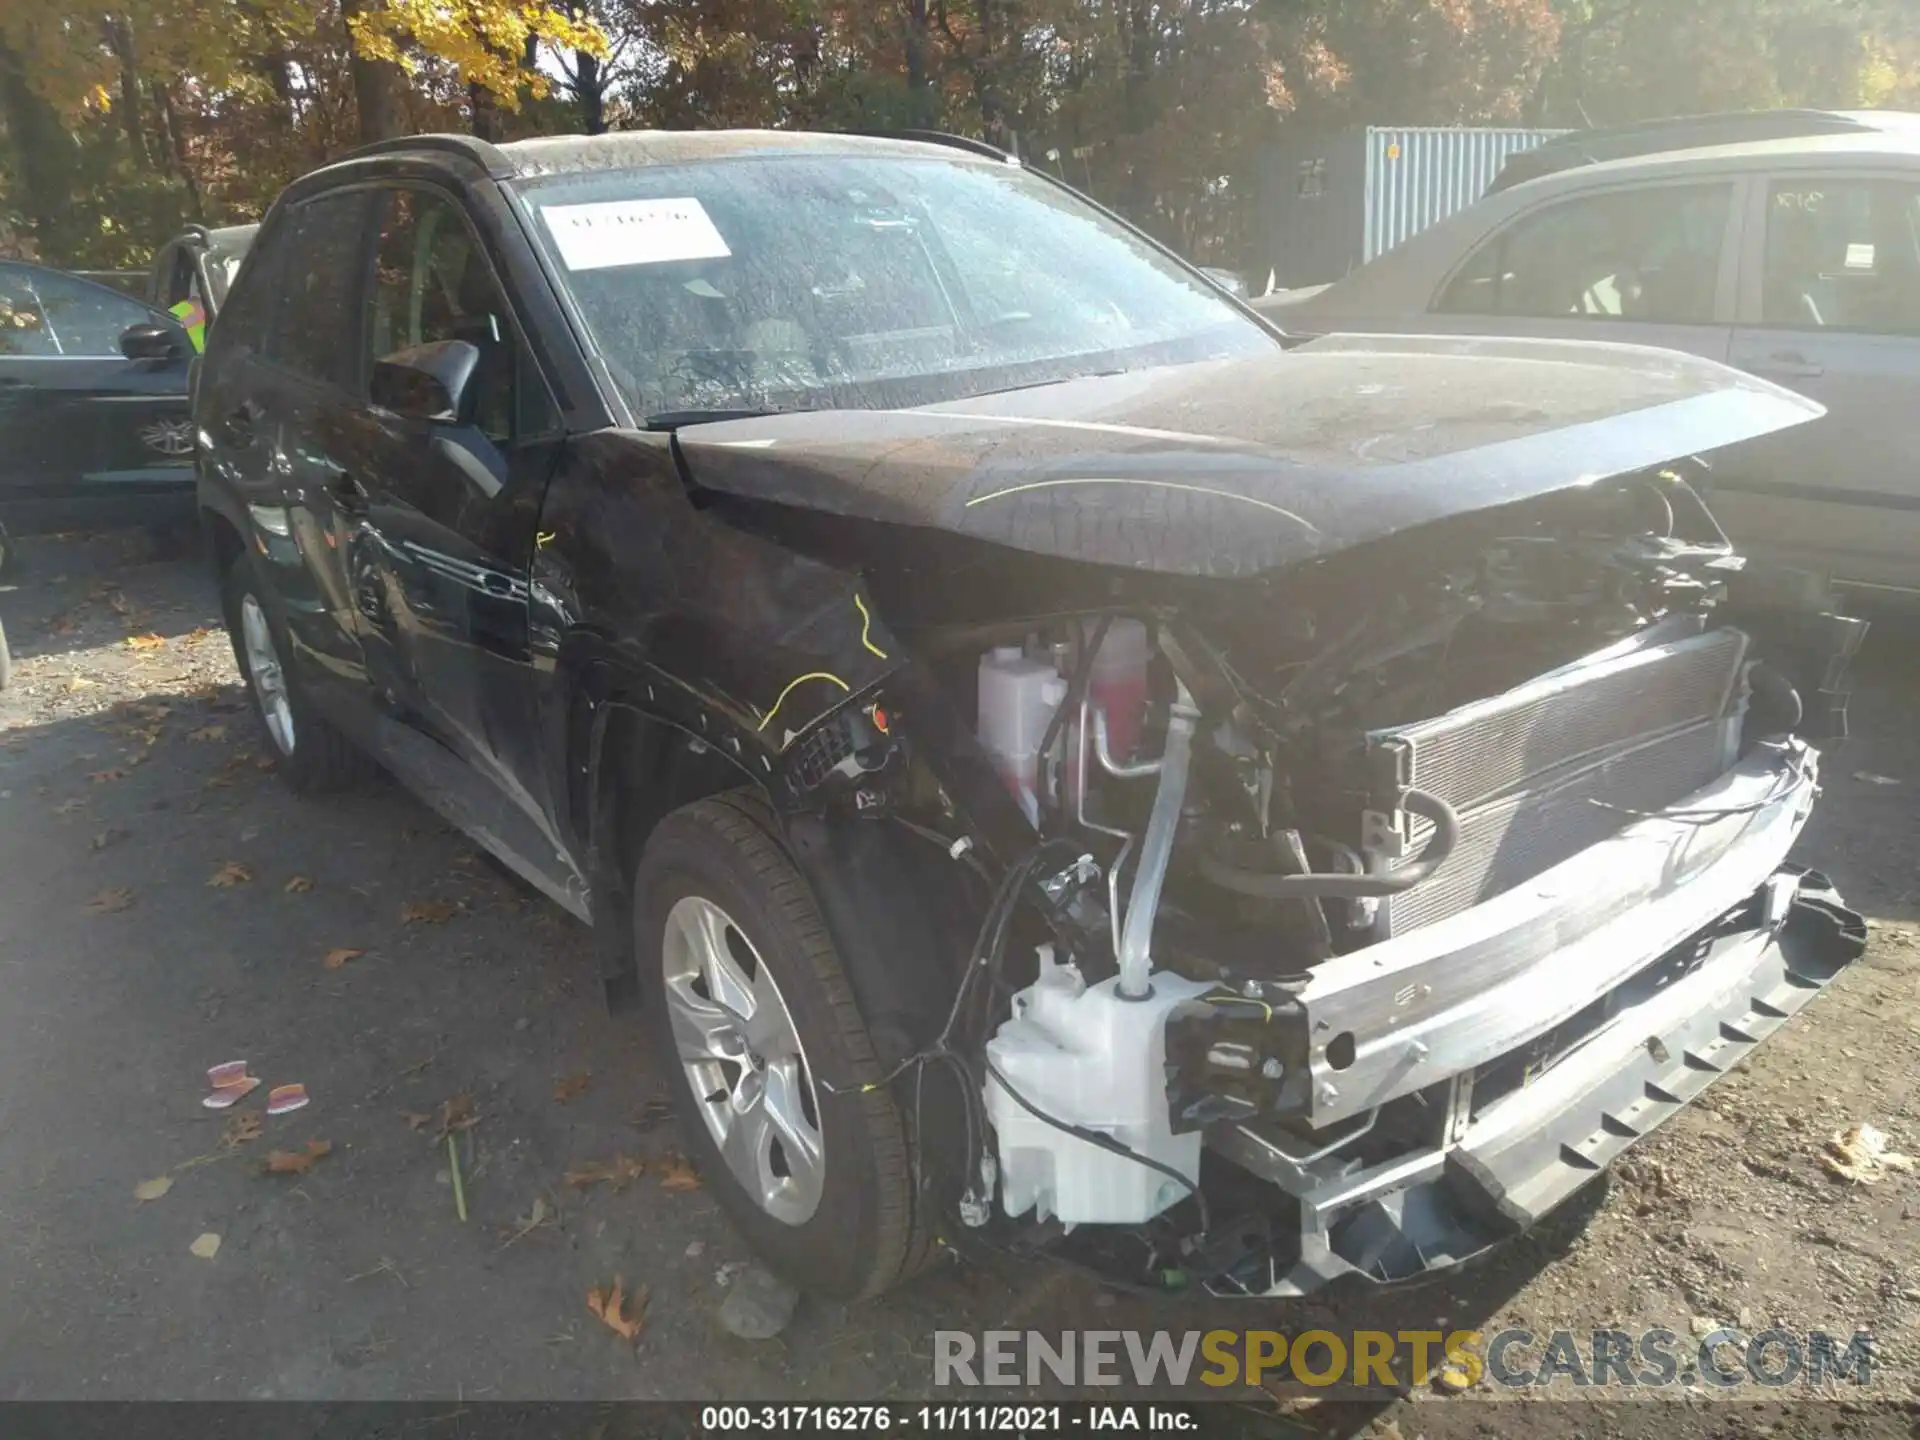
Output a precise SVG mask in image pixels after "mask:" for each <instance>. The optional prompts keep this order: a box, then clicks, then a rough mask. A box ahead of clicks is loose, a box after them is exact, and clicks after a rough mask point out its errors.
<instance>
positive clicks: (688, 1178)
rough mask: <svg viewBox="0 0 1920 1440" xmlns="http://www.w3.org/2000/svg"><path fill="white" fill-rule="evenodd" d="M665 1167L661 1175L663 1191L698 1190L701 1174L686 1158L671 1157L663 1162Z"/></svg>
mask: <svg viewBox="0 0 1920 1440" xmlns="http://www.w3.org/2000/svg"><path fill="white" fill-rule="evenodd" d="M661 1164H662V1165H663V1166H664V1167H665V1168H664V1169H663V1170H662V1172H661V1175H660V1188H661V1189H662V1190H698V1189H699V1188H700V1172H699V1171H698V1170H695V1169H694V1168H693V1166H691V1165H689V1164H688V1163H687V1161H686V1158H685V1157H684V1156H680V1155H669V1156H667V1158H666V1159H665V1160H663V1161H662V1162H661Z"/></svg>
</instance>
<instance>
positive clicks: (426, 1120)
mask: <svg viewBox="0 0 1920 1440" xmlns="http://www.w3.org/2000/svg"><path fill="white" fill-rule="evenodd" d="M400 1118H401V1119H402V1120H404V1121H406V1122H407V1128H408V1129H409V1130H424V1129H426V1128H427V1126H429V1125H431V1124H432V1123H433V1116H432V1114H430V1113H429V1112H428V1111H425V1110H402V1111H401V1112H400Z"/></svg>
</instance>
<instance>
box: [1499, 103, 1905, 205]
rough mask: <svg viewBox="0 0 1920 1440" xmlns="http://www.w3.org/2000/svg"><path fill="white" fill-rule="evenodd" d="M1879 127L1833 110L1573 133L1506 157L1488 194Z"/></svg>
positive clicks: (1743, 113) (1675, 120)
mask: <svg viewBox="0 0 1920 1440" xmlns="http://www.w3.org/2000/svg"><path fill="white" fill-rule="evenodd" d="M1878 128H1879V127H1877V126H1875V125H1873V124H1872V123H1871V122H1869V121H1867V120H1863V119H1861V118H1860V117H1859V116H1856V115H1847V114H1842V113H1841V112H1839V111H1836V110H1805V109H1781V110H1729V111H1722V112H1717V113H1713V114H1707V115H1675V116H1670V117H1668V118H1666V119H1661V120H1640V121H1635V122H1634V123H1632V124H1628V125H1610V126H1604V127H1602V128H1600V129H1597V130H1575V131H1572V132H1571V133H1569V134H1566V135H1556V136H1554V137H1553V138H1552V139H1551V140H1547V141H1543V142H1542V143H1541V144H1539V145H1536V146H1534V147H1533V148H1532V149H1531V150H1521V151H1518V152H1516V153H1515V154H1513V155H1511V156H1509V157H1508V158H1507V163H1506V164H1505V165H1503V166H1502V167H1501V168H1500V173H1499V174H1498V175H1497V176H1495V177H1494V181H1493V184H1492V185H1490V186H1489V187H1488V188H1487V193H1488V194H1490V195H1491V194H1495V193H1497V192H1499V191H1501V190H1506V189H1509V188H1511V187H1512V186H1515V185H1518V184H1520V183H1521V182H1522V181H1525V180H1535V179H1538V178H1539V177H1540V176H1542V175H1552V174H1555V173H1557V172H1559V171H1561V170H1571V169H1573V168H1575V167H1576V166H1580V165H1597V164H1599V163H1601V162H1602V161H1606V160H1625V159H1629V158H1631V157H1633V156H1636V155H1656V154H1659V153H1660V152H1661V151H1663V150H1692V149H1695V148H1698V147H1700V146H1706V145H1738V144H1741V143H1743V142H1746V141H1754V140H1787V139H1793V138H1794V137H1796V136H1810V135H1858V134H1871V133H1873V132H1874V131H1875V130H1877V129H1878Z"/></svg>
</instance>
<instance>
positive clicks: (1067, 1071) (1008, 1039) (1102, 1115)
mask: <svg viewBox="0 0 1920 1440" xmlns="http://www.w3.org/2000/svg"><path fill="white" fill-rule="evenodd" d="M1117 985H1118V978H1117V977H1115V978H1112V979H1107V980H1103V981H1101V982H1100V983H1099V984H1098V985H1095V986H1092V987H1091V988H1089V987H1088V986H1087V984H1086V982H1085V981H1084V980H1082V979H1081V976H1080V971H1079V970H1078V968H1077V967H1075V966H1072V965H1056V964H1055V963H1054V962H1053V955H1052V947H1051V946H1046V947H1042V950H1041V962H1040V977H1039V979H1037V980H1035V981H1034V983H1033V984H1031V985H1029V986H1028V987H1027V988H1026V989H1024V990H1022V991H1020V992H1019V993H1018V994H1016V995H1015V996H1014V997H1013V1018H1012V1019H1010V1020H1007V1021H1005V1022H1004V1023H1003V1024H1002V1025H1001V1026H1000V1028H999V1030H998V1031H997V1032H995V1034H994V1037H993V1038H992V1039H991V1040H989V1041H988V1042H987V1055H988V1057H989V1058H990V1059H991V1060H992V1061H993V1065H994V1068H995V1069H996V1070H998V1071H999V1072H1000V1073H1001V1074H1002V1075H1004V1076H1005V1077H1006V1078H1007V1080H1008V1081H1009V1082H1011V1083H1012V1085H1013V1087H1014V1088H1015V1089H1016V1090H1018V1091H1019V1092H1020V1093H1021V1094H1022V1095H1023V1096H1025V1097H1026V1098H1027V1099H1028V1100H1029V1101H1030V1102H1032V1103H1033V1104H1034V1105H1036V1106H1038V1107H1039V1108H1040V1109H1041V1110H1043V1111H1045V1112H1046V1113H1047V1114H1048V1115H1051V1116H1053V1117H1054V1118H1056V1119H1058V1120H1061V1121H1063V1122H1065V1123H1067V1124H1070V1125H1081V1126H1084V1127H1086V1128H1087V1129H1090V1130H1097V1131H1100V1132H1101V1133H1102V1134H1105V1135H1110V1136H1112V1137H1113V1138H1114V1139H1115V1140H1118V1141H1119V1142H1120V1143H1121V1144H1123V1145H1125V1146H1126V1147H1127V1148H1128V1149H1130V1150H1133V1151H1135V1152H1137V1153H1138V1154H1141V1155H1146V1156H1150V1157H1152V1158H1153V1159H1155V1160H1158V1161H1159V1162H1160V1163H1161V1164H1163V1165H1167V1166H1170V1167H1171V1168H1172V1169H1173V1170H1175V1171H1176V1172H1177V1173H1179V1174H1181V1175H1184V1176H1186V1177H1187V1178H1188V1179H1189V1180H1195V1181H1197V1180H1198V1179H1199V1178H1200V1132H1199V1131H1197V1130H1196V1131H1194V1132H1193V1133H1191V1134H1188V1135H1175V1134H1174V1133H1173V1129H1172V1125H1171V1113H1170V1111H1169V1108H1168V1105H1167V1075H1166V1058H1167V1044H1166V1023H1167V1015H1168V1012H1170V1011H1171V1010H1172V1009H1173V1008H1174V1007H1175V1006H1176V1005H1178V1004H1179V1003H1180V1002H1181V1001H1183V1000H1187V999H1191V998H1192V997H1193V996H1195V995H1204V994H1205V993H1206V992H1207V991H1209V990H1211V989H1213V988H1214V987H1213V986H1212V985H1209V984H1206V983H1203V982H1200V981H1194V980H1187V979H1185V978H1183V977H1181V976H1179V975H1173V974H1169V973H1168V972H1166V971H1164V970H1158V971H1155V972H1154V974H1153V993H1152V994H1151V995H1149V996H1148V997H1147V998H1146V999H1144V1000H1123V999H1121V998H1120V996H1119V994H1118V993H1117V990H1116V986H1117ZM986 1103H987V1118H988V1119H989V1120H991V1121H992V1122H993V1128H994V1133H995V1134H996V1135H997V1137H998V1139H999V1148H1000V1198H1001V1204H1002V1206H1003V1207H1004V1208H1005V1209H1006V1212H1007V1214H1009V1215H1024V1214H1026V1212H1027V1211H1029V1210H1033V1211H1036V1212H1037V1218H1039V1219H1042V1220H1044V1219H1046V1218H1048V1217H1049V1216H1055V1217H1058V1218H1059V1219H1060V1221H1061V1222H1062V1223H1064V1224H1068V1225H1096V1224H1098V1225H1124V1224H1139V1223H1140V1222H1142V1221H1145V1220H1151V1219H1152V1218H1153V1217H1154V1216H1155V1215H1158V1214H1159V1213H1160V1212H1161V1211H1162V1210H1165V1209H1166V1208H1167V1207H1168V1206H1170V1205H1173V1204H1175V1203H1177V1202H1178V1201H1179V1200H1181V1199H1182V1198H1183V1197H1185V1196H1186V1195H1187V1194H1188V1193H1189V1191H1188V1190H1187V1187H1185V1186H1184V1185H1181V1184H1180V1183H1178V1182H1177V1181H1175V1180H1174V1179H1172V1178H1171V1177H1170V1176H1167V1175H1164V1174H1162V1173H1161V1172H1159V1171H1158V1170H1154V1169H1152V1168H1150V1167H1148V1166H1145V1165H1141V1164H1139V1163H1138V1162H1136V1161H1134V1160H1130V1159H1128V1158H1127V1157H1126V1156H1124V1155H1115V1154H1113V1153H1112V1152H1111V1151H1107V1150H1103V1149H1101V1148H1100V1147H1099V1146H1097V1145H1091V1144H1089V1143H1087V1142H1086V1141H1085V1140H1082V1139H1080V1138H1079V1137H1078V1136H1075V1135H1068V1134H1066V1133H1065V1132H1064V1131H1062V1130H1060V1129H1058V1128H1057V1127H1055V1126H1052V1125H1049V1124H1048V1123H1047V1122H1046V1121H1044V1120H1041V1119H1039V1118H1037V1117H1035V1116H1034V1115H1032V1114H1030V1113H1029V1112H1028V1111H1027V1110H1026V1109H1025V1108H1024V1107H1023V1106H1022V1105H1021V1104H1020V1102H1019V1101H1017V1100H1015V1099H1014V1098H1013V1097H1012V1096H1011V1095H1009V1094H1007V1092H1006V1090H1005V1089H1004V1088H1003V1087H1002V1086H1001V1084H1000V1083H999V1081H997V1080H996V1079H994V1077H993V1076H992V1075H989V1076H987V1083H986Z"/></svg>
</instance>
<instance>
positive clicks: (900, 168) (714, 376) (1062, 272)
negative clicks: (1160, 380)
mask: <svg viewBox="0 0 1920 1440" xmlns="http://www.w3.org/2000/svg"><path fill="white" fill-rule="evenodd" d="M521 193H522V195H523V196H524V198H525V199H526V201H527V202H528V205H529V208H530V209H531V210H532V211H533V213H534V214H535V215H536V216H538V218H539V225H540V228H541V230H542V232H543V236H544V239H545V241H546V243H547V245H548V246H549V248H550V250H551V252H552V254H553V256H554V259H555V261H556V263H557V266H558V269H559V270H560V273H561V274H562V276H563V278H564V283H565V284H566V285H567V286H568V287H569V289H570V290H571V291H572V294H573V298H574V302H575V304H576V306H577V307H578V309H579V312H580V314H581V316H582V317H583V319H584V320H585V323H586V325H587V327H588V328H589V329H590V330H591V331H592V334H593V339H594V341H595V343H596V344H597V345H598V346H599V348H600V350H601V352H602V354H603V355H604V357H605V359H606V361H607V365H608V368H609V370H610V371H611V372H612V375H613V378H614V382H615V383H616V384H617V385H619V386H620V387H621V389H622V390H623V391H624V392H625V394H626V398H627V400H628V402H629V403H630V404H631V405H632V406H633V408H634V410H635V412H636V413H637V414H640V415H656V416H657V415H661V414H670V413H682V412H698V411H702V410H742V409H780V408H794V407H802V408H814V407H839V408H885V407H896V406H903V405H917V404H928V403H933V402H936V401H940V400H953V399H960V398H964V397H966V396H970V395H979V394H983V393H986V392H988V391H993V390H1006V389H1013V388H1018V387H1022V386H1028V385H1043V384H1049V383H1052V382H1055V381H1059V380H1066V379H1071V378H1073V377H1074V376H1079V375H1090V374H1099V373H1107V372H1112V371H1118V370H1133V369H1142V368H1146V367H1148V366H1153V365H1167V364H1178V363H1182V362H1185V361H1192V360H1200V359H1208V358H1213V357H1217V356H1223V355H1232V354H1244V353H1247V352H1249V351H1258V350H1264V349H1268V348H1271V347H1273V346H1274V345H1275V344H1276V343H1277V342H1276V341H1275V340H1274V339H1273V337H1272V336H1271V335H1270V334H1268V332H1267V331H1265V330H1263V329H1262V328H1261V327H1260V326H1259V325H1257V324H1255V323H1254V322H1253V321H1251V320H1249V319H1247V317H1246V316H1245V315H1244V314H1243V313H1241V312H1240V311H1239V310H1237V309H1236V308H1235V307H1234V306H1233V305H1231V304H1229V303H1228V302H1226V301H1225V300H1223V299H1222V298H1221V296H1220V295H1219V293H1218V292H1217V291H1216V290H1215V289H1214V288H1213V287H1212V286H1211V285H1209V284H1208V282H1207V281H1205V280H1204V279H1202V278H1200V277H1199V276H1197V275H1194V274H1192V273H1190V272H1188V271H1187V270H1185V269H1184V268H1182V267H1181V266H1180V265H1178V264H1176V263H1175V262H1173V261H1171V260H1169V259H1167V258H1166V257H1165V256H1164V255H1162V254H1160V253H1159V252H1158V251H1156V250H1155V249H1154V248H1153V247H1152V246H1151V245H1149V244H1147V243H1146V242H1145V241H1143V240H1141V239H1140V238H1138V237H1137V236H1135V235H1132V234H1130V233H1129V232H1127V231H1126V230H1124V229H1122V228H1121V227H1119V226H1118V225H1115V224H1114V223H1113V222H1112V221H1110V220H1108V219H1106V218H1105V217H1104V216H1102V215H1100V214H1099V213H1098V212H1097V211H1095V210H1093V209H1091V208H1090V207H1088V206H1086V205H1083V204H1081V203H1080V202H1078V201H1076V200H1075V199H1074V198H1073V197H1072V196H1071V195H1069V194H1067V193H1066V192H1065V191H1063V190H1061V189H1059V188H1058V187H1057V186H1054V185H1052V184H1049V183H1048V182H1047V181H1046V180H1044V179H1042V178H1041V177H1038V176H1035V175H1031V174H1029V173H1027V172H1026V171H1024V170H1022V169H1020V168H1019V167H1017V166H1012V165H1004V164H996V163H993V162H980V161H970V160H966V159H961V158H958V157H956V158H954V159H951V160H950V159H947V158H944V157H928V158H925V159H921V158H901V157H890V158H877V157H871V156H859V155H800V156H795V155H782V156H767V157H754V158H744V159H726V160H716V161H712V162H708V163H705V164H697V165H676V166H660V167H650V168H645V169H636V170H628V171H620V172H616V173H613V174H599V175H593V176H590V177H587V176H570V177H567V178H565V179H559V180H549V181H541V182H537V183H533V184H529V185H526V186H524V187H523V189H522V192H521Z"/></svg>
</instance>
